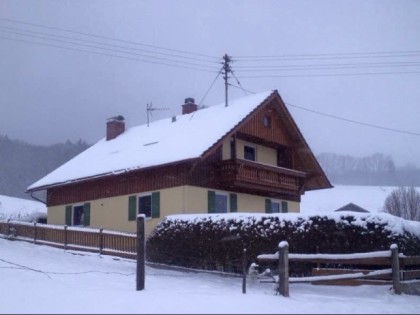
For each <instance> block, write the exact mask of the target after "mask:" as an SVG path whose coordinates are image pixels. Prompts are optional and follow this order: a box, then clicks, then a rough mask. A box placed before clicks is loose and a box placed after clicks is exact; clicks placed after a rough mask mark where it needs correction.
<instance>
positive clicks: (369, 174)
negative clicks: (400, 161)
mask: <svg viewBox="0 0 420 315" xmlns="http://www.w3.org/2000/svg"><path fill="white" fill-rule="evenodd" d="M316 158H317V160H318V162H319V164H320V165H321V167H322V169H323V170H324V171H325V173H326V175H327V177H328V178H329V179H330V181H331V182H334V183H335V184H343V185H368V186H420V169H419V168H417V167H416V166H415V165H414V164H407V165H405V166H402V167H397V166H396V165H395V163H394V161H393V159H392V157H391V156H389V155H384V154H382V153H375V154H372V155H370V156H365V157H354V156H350V155H342V154H335V153H321V154H319V155H317V157H316Z"/></svg>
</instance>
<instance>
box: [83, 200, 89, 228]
mask: <svg viewBox="0 0 420 315" xmlns="http://www.w3.org/2000/svg"><path fill="white" fill-rule="evenodd" d="M83 225H84V226H88V225H90V202H86V203H85V204H84V205H83Z"/></svg>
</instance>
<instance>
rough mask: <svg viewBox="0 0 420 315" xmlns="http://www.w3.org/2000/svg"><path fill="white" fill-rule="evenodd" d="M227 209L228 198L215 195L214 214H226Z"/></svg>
mask: <svg viewBox="0 0 420 315" xmlns="http://www.w3.org/2000/svg"><path fill="white" fill-rule="evenodd" d="M227 209H228V196H227V195H226V194H221V193H216V208H215V210H216V213H226V212H227Z"/></svg>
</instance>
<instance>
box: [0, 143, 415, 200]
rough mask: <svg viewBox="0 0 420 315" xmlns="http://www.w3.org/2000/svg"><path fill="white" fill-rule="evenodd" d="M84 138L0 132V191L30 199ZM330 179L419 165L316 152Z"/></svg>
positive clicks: (396, 175) (399, 181)
mask: <svg viewBox="0 0 420 315" xmlns="http://www.w3.org/2000/svg"><path fill="white" fill-rule="evenodd" d="M89 146H90V145H89V144H87V143H86V142H85V141H83V140H79V141H77V142H71V141H69V140H67V141H66V142H64V143H57V144H53V145H49V146H41V145H33V144H29V143H26V142H24V141H21V140H13V139H9V137H8V136H7V135H0V152H1V154H0V195H6V196H10V197H18V198H25V199H31V197H30V195H29V194H27V193H25V191H26V188H27V187H28V186H29V185H31V184H33V183H34V182H36V181H37V180H39V179H41V178H42V177H44V176H45V175H47V174H48V173H50V172H51V171H53V170H54V169H56V168H57V167H59V166H60V165H62V164H63V163H65V162H67V161H69V160H70V159H72V158H73V157H74V156H76V155H77V154H79V153H81V152H82V151H84V150H86V149H87V148H89ZM316 158H317V160H318V162H319V164H320V165H321V167H322V168H323V170H324V171H325V173H326V174H327V176H328V178H329V179H330V181H331V183H333V184H342V185H375V186H376V185H383V186H420V169H419V168H417V167H416V166H415V165H412V164H408V165H405V166H403V167H396V166H395V163H394V161H393V160H392V157H390V156H388V155H384V154H381V153H375V154H373V155H370V156H366V157H354V156H350V155H341V154H336V153H321V154H319V155H317V156H316Z"/></svg>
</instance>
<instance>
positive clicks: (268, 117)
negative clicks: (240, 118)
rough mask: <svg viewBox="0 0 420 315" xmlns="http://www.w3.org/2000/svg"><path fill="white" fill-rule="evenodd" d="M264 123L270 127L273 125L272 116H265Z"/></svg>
mask: <svg viewBox="0 0 420 315" xmlns="http://www.w3.org/2000/svg"><path fill="white" fill-rule="evenodd" d="M263 124H264V126H265V127H267V128H270V127H271V117H270V116H264V118H263Z"/></svg>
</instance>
